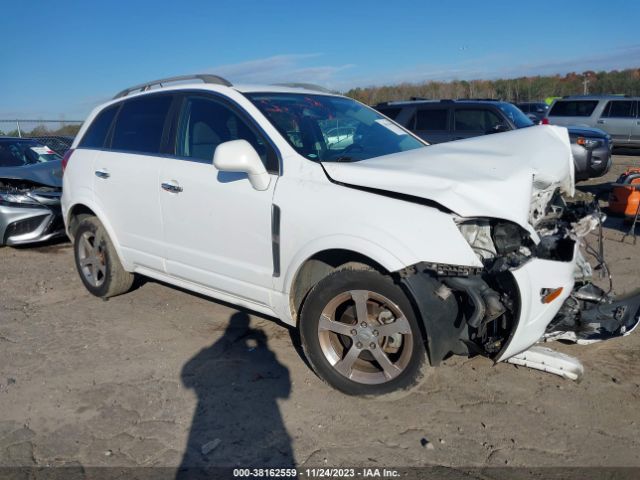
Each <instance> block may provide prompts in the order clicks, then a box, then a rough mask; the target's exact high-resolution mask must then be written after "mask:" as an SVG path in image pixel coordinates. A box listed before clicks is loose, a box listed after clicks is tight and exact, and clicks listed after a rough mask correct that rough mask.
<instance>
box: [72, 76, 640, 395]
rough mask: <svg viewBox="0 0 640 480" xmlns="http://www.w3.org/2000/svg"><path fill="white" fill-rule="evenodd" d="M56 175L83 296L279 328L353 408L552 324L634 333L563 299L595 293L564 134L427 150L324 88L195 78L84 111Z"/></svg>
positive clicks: (518, 342)
mask: <svg viewBox="0 0 640 480" xmlns="http://www.w3.org/2000/svg"><path fill="white" fill-rule="evenodd" d="M198 81H202V82H203V83H198ZM179 82H180V83H179ZM505 108H507V109H508V108H509V107H508V106H505ZM511 108H512V109H515V110H517V109H516V108H515V107H513V106H511ZM517 112H519V115H522V116H523V115H524V114H522V112H520V111H519V110H517ZM482 113H483V114H484V112H482ZM476 116H477V115H476V112H470V115H468V116H466V117H465V116H464V115H463V116H462V117H463V118H464V119H465V124H466V122H469V123H471V122H472V121H474V119H475V117H476ZM459 120H460V121H461V122H462V120H461V119H459ZM489 126H491V125H489ZM63 165H64V168H65V172H64V177H63V178H64V186H63V196H62V205H63V212H64V218H65V225H66V228H67V232H68V235H69V237H70V238H72V239H73V245H74V247H73V250H74V257H75V262H76V267H77V270H78V274H79V276H80V278H81V280H82V282H83V284H84V285H85V287H86V288H87V290H88V291H89V292H91V293H92V294H93V295H95V296H98V297H102V298H108V297H111V296H115V295H119V294H122V293H125V292H127V291H128V290H129V289H130V288H131V286H132V284H133V279H134V274H141V275H146V276H149V277H152V278H156V279H159V280H163V281H165V282H167V283H169V284H173V285H177V286H180V287H182V288H185V289H188V290H192V291H195V292H199V293H201V294H205V295H209V296H211V297H214V298H218V299H221V300H224V301H227V302H230V303H232V304H235V305H239V306H242V307H245V308H250V309H252V310H254V311H257V312H261V313H263V314H266V315H272V316H275V317H278V318H280V319H281V320H282V321H283V322H285V323H287V324H289V325H292V326H296V327H298V328H299V329H300V334H301V340H302V345H303V347H304V351H305V353H306V356H307V358H308V360H309V363H310V364H311V366H312V367H313V368H314V370H315V371H316V373H317V374H318V375H319V376H320V377H321V378H322V379H324V380H325V381H326V382H328V383H329V384H330V385H332V386H333V387H335V388H337V389H339V390H341V391H343V392H346V393H348V394H351V395H376V394H385V393H390V392H393V391H396V390H402V389H408V388H411V387H412V386H414V385H415V384H416V383H417V382H418V381H419V380H420V378H421V377H422V376H423V374H424V371H425V367H426V366H427V365H428V363H430V364H431V365H434V366H435V365H438V364H440V363H441V362H442V361H443V360H444V359H446V358H447V357H448V356H450V355H454V354H457V355H465V356H469V355H476V354H481V355H486V356H488V357H490V358H492V359H494V360H495V361H503V360H507V359H509V358H512V357H513V356H515V355H518V354H520V353H521V352H523V351H525V350H527V349H528V348H529V347H530V346H531V345H533V344H534V343H536V342H537V341H538V340H540V338H541V337H543V336H545V335H547V334H553V332H558V328H560V331H562V332H567V331H572V332H575V334H576V335H583V334H586V335H587V336H588V338H589V339H590V340H597V339H605V338H608V337H613V336H620V335H625V334H627V333H628V332H630V331H631V330H632V329H633V327H635V325H636V324H637V322H638V320H637V318H636V316H637V314H638V310H639V309H640V296H638V297H632V298H631V299H627V300H625V301H624V302H623V304H621V302H613V303H607V304H606V305H604V304H601V303H599V302H598V300H599V295H604V292H601V294H596V295H592V298H593V297H595V298H596V300H595V301H591V303H587V301H586V300H585V301H584V302H582V301H581V300H580V301H577V300H576V299H575V298H574V297H573V292H574V291H575V290H578V289H580V288H582V287H583V286H584V285H585V284H586V285H590V284H589V283H588V276H589V272H590V268H589V266H588V263H586V260H584V259H583V257H582V254H581V251H580V248H579V244H580V240H579V238H580V236H581V235H586V234H587V232H589V231H591V230H592V229H593V228H595V225H594V222H593V215H594V212H593V210H590V209H589V208H588V207H586V206H584V205H577V206H576V205H569V204H566V203H564V202H562V201H561V195H563V194H569V195H570V194H571V193H572V192H573V189H574V181H573V175H572V169H573V164H572V159H571V154H570V151H569V139H568V136H567V132H566V130H565V129H563V128H559V127H552V126H549V127H539V128H531V129H519V130H518V129H516V130H514V131H511V132H506V133H504V134H503V136H502V137H501V138H500V139H497V138H495V139H494V137H493V136H487V137H481V138H475V139H471V140H469V141H466V142H459V143H458V144H443V145H435V146H428V145H427V144H426V143H425V142H423V141H422V140H420V139H419V138H418V137H417V136H415V135H413V134H412V133H411V132H409V131H408V130H406V129H404V128H402V127H400V126H398V125H397V124H396V123H394V122H392V121H390V120H389V119H387V118H385V117H384V116H382V115H381V114H379V113H378V112H376V111H375V110H373V109H372V108H369V107H367V106H365V105H363V104H361V103H359V102H356V101H355V100H353V99H350V98H346V97H343V96H340V95H336V94H331V93H328V92H326V91H324V92H323V91H322V90H321V89H314V87H306V88H299V87H296V86H286V85H284V86H282V85H281V86H273V85H271V86H269V85H257V86H256V85H254V86H242V85H232V84H231V83H230V82H228V81H227V80H225V79H223V78H221V77H217V76H214V75H195V76H186V77H175V78H170V79H162V80H157V81H154V82H149V83H146V84H142V85H138V86H135V87H131V88H128V89H126V90H124V91H123V92H121V93H119V94H118V95H116V97H115V98H114V99H113V100H111V101H109V102H107V103H105V104H103V105H101V106H99V107H97V108H96V109H95V110H94V111H93V112H92V113H91V114H90V116H89V118H88V120H87V122H85V124H84V125H83V127H82V128H81V130H80V132H79V134H78V136H77V138H76V140H75V141H74V143H73V146H72V149H71V150H69V151H68V152H67V154H66V155H65V159H64V161H63ZM576 229H577V230H576ZM594 288H596V287H590V291H591V290H592V289H594ZM596 291H597V290H596ZM565 301H567V302H568V303H567V304H566V305H565ZM580 302H582V303H580ZM561 310H562V316H561V318H562V322H560V323H558V322H553V320H554V319H555V318H556V315H557V314H558V312H560V311H561ZM589 312H591V315H592V316H593V315H595V314H596V313H597V315H598V317H597V325H596V324H595V323H594V324H593V325H591V327H593V328H590V326H589V325H585V322H586V323H587V324H588V323H589V322H588V320H587V318H588V315H589ZM616 312H618V313H616ZM620 312H621V313H620ZM581 315H582V316H581ZM585 315H586V316H587V317H585ZM603 319H604V320H607V321H606V322H605V321H604V320H603ZM582 332H584V333H582ZM594 336H595V338H594Z"/></svg>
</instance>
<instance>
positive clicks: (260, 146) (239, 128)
mask: <svg viewBox="0 0 640 480" xmlns="http://www.w3.org/2000/svg"><path fill="white" fill-rule="evenodd" d="M231 140H246V141H247V142H249V143H250V144H251V146H252V147H253V148H255V150H256V152H258V155H259V156H260V158H261V159H262V162H263V163H264V165H265V167H266V169H267V171H269V172H276V173H277V172H278V159H277V157H276V154H275V152H274V151H273V148H271V146H270V145H269V144H268V143H267V142H266V140H265V139H264V138H263V137H262V136H261V135H259V134H258V133H257V132H256V130H255V128H254V127H252V126H250V125H249V124H247V122H245V121H244V120H243V119H242V118H241V117H240V116H239V115H238V114H237V113H236V112H235V111H234V110H233V109H231V108H229V107H228V106H226V105H224V104H223V103H221V102H218V101H216V100H214V99H212V98H207V97H202V96H193V97H187V98H186V99H185V101H184V104H183V106H182V112H181V114H180V121H179V122H178V134H177V139H176V155H177V156H179V157H183V158H189V159H193V160H194V161H200V162H203V163H211V161H212V160H213V154H214V152H215V150H216V148H217V147H218V145H220V144H221V143H224V142H229V141H231Z"/></svg>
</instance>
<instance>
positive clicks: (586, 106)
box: [549, 100, 598, 117]
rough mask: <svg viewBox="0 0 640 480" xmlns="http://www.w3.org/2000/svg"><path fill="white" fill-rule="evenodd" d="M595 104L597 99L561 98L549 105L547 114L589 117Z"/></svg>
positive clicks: (552, 115) (596, 104) (551, 115)
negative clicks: (551, 105)
mask: <svg viewBox="0 0 640 480" xmlns="http://www.w3.org/2000/svg"><path fill="white" fill-rule="evenodd" d="M597 106H598V101H597V100H561V101H559V102H556V103H555V104H554V105H553V107H551V111H550V112H549V116H550V117H590V116H591V114H592V113H593V111H594V110H595V108H596V107H597Z"/></svg>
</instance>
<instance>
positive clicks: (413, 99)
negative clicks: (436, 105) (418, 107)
mask: <svg viewBox="0 0 640 480" xmlns="http://www.w3.org/2000/svg"><path fill="white" fill-rule="evenodd" d="M410 100H411V101H412V102H415V101H418V100H431V98H426V97H410Z"/></svg>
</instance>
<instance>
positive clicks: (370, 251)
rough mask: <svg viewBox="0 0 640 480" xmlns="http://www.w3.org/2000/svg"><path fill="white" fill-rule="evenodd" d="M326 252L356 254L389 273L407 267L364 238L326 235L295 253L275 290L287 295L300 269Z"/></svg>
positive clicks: (393, 255)
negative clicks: (337, 251)
mask: <svg viewBox="0 0 640 480" xmlns="http://www.w3.org/2000/svg"><path fill="white" fill-rule="evenodd" d="M326 250H349V251H353V252H357V253H359V254H361V255H364V256H366V257H368V258H370V259H371V260H373V261H374V262H376V263H378V264H380V265H382V266H383V267H384V268H385V269H386V270H387V271H389V272H394V271H397V270H400V269H402V268H404V267H406V266H407V265H406V264H405V263H404V262H402V261H401V260H400V259H399V258H398V256H396V255H395V254H394V253H392V252H390V251H389V250H387V249H385V248H384V247H382V246H380V245H378V244H376V243H375V242H372V241H371V240H368V239H366V238H361V237H357V236H351V235H327V236H325V237H320V238H316V239H315V240H312V241H311V242H309V243H307V244H305V245H304V246H303V247H302V248H300V249H299V250H298V251H297V252H296V254H295V255H294V256H293V257H292V258H291V260H290V262H289V264H288V265H287V268H286V270H285V272H284V275H282V277H281V278H279V279H277V281H276V285H275V286H276V290H278V291H281V292H284V293H287V294H288V293H290V292H291V287H292V285H293V281H294V279H295V278H296V274H297V273H298V271H299V270H300V267H302V265H304V263H305V262H306V261H307V260H309V259H310V258H311V257H313V256H314V255H316V254H318V253H320V252H323V251H326Z"/></svg>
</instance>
